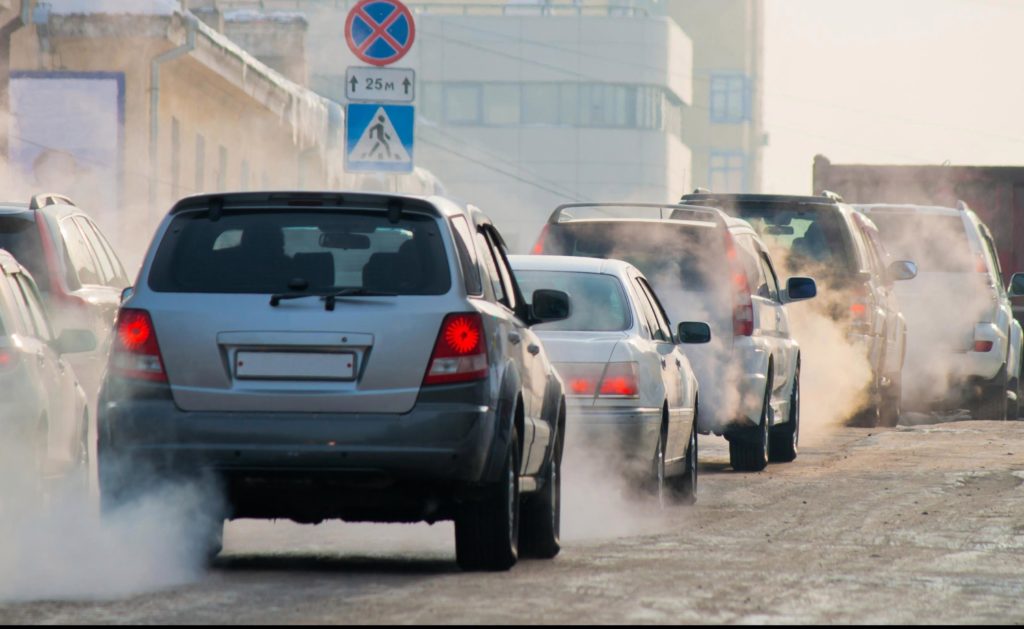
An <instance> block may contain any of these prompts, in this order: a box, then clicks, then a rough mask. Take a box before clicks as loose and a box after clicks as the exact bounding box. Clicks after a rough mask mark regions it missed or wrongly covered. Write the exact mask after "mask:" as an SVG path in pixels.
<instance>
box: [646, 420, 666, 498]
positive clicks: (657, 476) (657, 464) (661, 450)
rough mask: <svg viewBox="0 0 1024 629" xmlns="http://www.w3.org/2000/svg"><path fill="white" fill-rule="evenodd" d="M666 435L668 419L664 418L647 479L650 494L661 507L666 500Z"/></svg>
mask: <svg viewBox="0 0 1024 629" xmlns="http://www.w3.org/2000/svg"><path fill="white" fill-rule="evenodd" d="M667 437H668V420H667V419H664V420H662V423H661V428H660V429H659V432H658V443H657V445H656V446H655V447H654V460H653V461H652V462H651V479H650V481H649V483H650V484H649V487H650V492H651V495H653V496H654V497H655V498H656V499H657V501H658V506H660V507H662V508H664V507H665V506H666V503H667V502H668V501H667V500H666V498H667V496H666V494H667V489H666V486H665V445H666V444H665V442H666V441H667V440H668V439H667Z"/></svg>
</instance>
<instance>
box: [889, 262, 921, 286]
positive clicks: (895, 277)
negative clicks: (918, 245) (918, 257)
mask: <svg viewBox="0 0 1024 629" xmlns="http://www.w3.org/2000/svg"><path fill="white" fill-rule="evenodd" d="M888 275H889V280H890V281H893V282H904V281H906V280H912V279H914V278H915V277H917V265H916V264H914V263H913V262H911V261H910V260H897V261H895V262H893V263H892V264H890V265H889V269H888Z"/></svg>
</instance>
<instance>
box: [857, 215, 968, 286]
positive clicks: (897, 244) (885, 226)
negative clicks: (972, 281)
mask: <svg viewBox="0 0 1024 629" xmlns="http://www.w3.org/2000/svg"><path fill="white" fill-rule="evenodd" d="M870 216H871V220H872V221H874V223H875V225H877V226H878V231H879V233H880V235H881V237H882V242H884V243H885V247H886V249H888V250H889V253H890V254H892V256H893V257H895V258H896V259H899V260H912V261H913V262H914V263H915V264H917V268H918V271H919V272H921V273H928V272H933V273H970V272H973V271H975V270H976V268H977V264H978V257H977V256H975V255H974V254H972V253H971V245H970V243H969V242H968V240H967V231H966V229H965V228H964V222H963V220H962V219H961V218H960V217H959V216H942V215H931V216H929V215H925V214H919V213H904V212H886V211H879V212H871V213H870Z"/></svg>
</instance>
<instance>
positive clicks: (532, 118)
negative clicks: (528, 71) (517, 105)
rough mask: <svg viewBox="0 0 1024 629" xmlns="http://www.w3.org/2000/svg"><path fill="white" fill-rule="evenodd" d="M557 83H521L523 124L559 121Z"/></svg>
mask: <svg viewBox="0 0 1024 629" xmlns="http://www.w3.org/2000/svg"><path fill="white" fill-rule="evenodd" d="M558 87H559V86H558V84H557V83H531V84H527V85H523V102H522V108H523V118H522V120H523V124H543V125H556V124H558V123H559V115H558V114H559V110H560V102H561V101H560V100H559V98H560V97H559V89H558Z"/></svg>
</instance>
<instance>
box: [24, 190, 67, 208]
mask: <svg viewBox="0 0 1024 629" xmlns="http://www.w3.org/2000/svg"><path fill="white" fill-rule="evenodd" d="M48 205H71V206H74V207H78V206H77V205H75V202H74V201H72V200H71V198H70V197H67V196H65V195H63V194H57V193H55V192H44V193H43V194H37V195H36V196H34V197H32V201H30V202H29V204H28V209H30V210H41V209H43V208H44V207H46V206H48Z"/></svg>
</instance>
